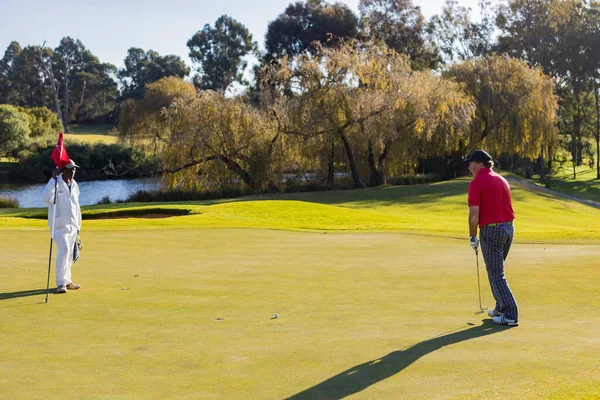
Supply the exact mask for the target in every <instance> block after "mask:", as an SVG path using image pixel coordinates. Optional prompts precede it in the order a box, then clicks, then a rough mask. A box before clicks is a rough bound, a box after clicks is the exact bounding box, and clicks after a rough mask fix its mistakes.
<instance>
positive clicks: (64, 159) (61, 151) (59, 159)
mask: <svg viewBox="0 0 600 400" xmlns="http://www.w3.org/2000/svg"><path fill="white" fill-rule="evenodd" d="M50 158H52V161H54V164H56V168H59V169H60V168H63V167H64V166H65V165H67V164H68V163H69V162H71V160H70V158H69V155H68V154H67V149H65V144H64V136H63V133H62V132H60V133H59V134H58V143H57V144H56V147H55V148H54V151H52V155H51V156H50ZM57 189H58V175H57V176H56V177H55V178H54V205H53V206H52V228H51V229H50V256H49V257H48V280H47V282H46V303H47V302H48V293H49V292H50V267H51V265H52V239H53V238H54V223H55V222H56V198H57V197H58V196H57Z"/></svg>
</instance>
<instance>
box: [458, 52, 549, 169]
mask: <svg viewBox="0 0 600 400" xmlns="http://www.w3.org/2000/svg"><path fill="white" fill-rule="evenodd" d="M446 76H448V77H452V78H453V79H455V80H456V81H457V82H459V83H462V84H463V85H464V87H465V89H466V91H467V92H468V93H469V94H471V95H472V96H473V97H474V98H475V101H476V103H477V111H476V113H475V116H474V118H473V121H472V123H471V126H470V129H469V135H468V144H467V147H468V148H469V149H475V148H481V147H484V148H486V149H488V150H489V151H490V152H493V153H496V154H500V153H507V154H509V155H519V156H521V157H526V158H530V159H536V158H537V157H539V156H541V157H548V156H552V155H553V153H554V148H555V144H556V137H557V129H556V126H555V123H556V111H557V107H558V105H557V97H556V95H555V94H554V82H553V80H552V79H551V78H549V77H548V76H546V75H544V74H543V73H542V71H541V69H539V68H531V67H529V66H528V65H527V64H526V63H525V62H523V61H519V60H516V59H513V58H510V57H508V56H491V57H485V58H479V59H476V60H471V61H465V62H463V63H461V64H456V65H454V66H452V67H450V69H449V70H448V71H447V73H446Z"/></svg>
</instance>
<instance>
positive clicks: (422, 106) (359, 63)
mask: <svg viewBox="0 0 600 400" xmlns="http://www.w3.org/2000/svg"><path fill="white" fill-rule="evenodd" d="M269 81H270V82H277V83H278V84H279V85H280V86H281V87H282V88H285V91H286V92H287V95H286V96H281V97H280V99H279V102H278V103H277V105H276V106H275V108H274V109H275V113H276V115H278V120H279V124H280V125H279V126H280V130H281V132H283V133H285V134H288V135H295V136H297V137H303V138H305V140H306V141H309V140H312V141H313V142H314V138H315V137H319V138H322V139H321V142H322V143H325V144H326V145H327V146H328V147H327V148H326V149H322V150H321V151H320V152H319V153H320V154H323V153H325V154H328V157H329V163H328V177H329V179H332V177H333V172H332V169H333V158H334V156H335V144H336V142H338V143H341V145H343V149H344V152H345V154H346V160H347V165H348V167H349V169H350V172H351V174H352V179H353V181H354V184H355V186H357V187H364V186H365V184H364V183H363V180H362V179H361V173H363V174H365V173H366V174H367V175H368V176H369V180H368V182H369V185H370V186H378V185H381V184H383V183H384V182H385V170H386V167H385V165H386V161H387V160H388V159H389V157H390V155H391V154H392V147H393V146H394V145H395V144H397V143H398V142H399V141H400V140H402V139H404V140H406V142H407V143H409V142H410V144H411V145H415V143H417V142H418V140H417V139H423V138H425V139H428V138H431V137H432V136H433V135H434V134H435V131H436V130H439V131H440V135H443V134H444V133H448V132H451V133H454V132H455V131H454V130H452V129H447V130H443V129H442V128H441V127H442V126H447V127H456V126H459V125H465V123H466V122H468V118H469V116H470V113H471V111H472V105H471V103H470V99H469V97H468V96H467V95H465V94H464V93H462V92H461V91H460V90H459V87H458V85H456V84H455V83H452V82H447V81H445V80H443V79H441V78H440V77H439V76H436V75H433V74H432V73H430V72H414V71H412V69H411V60H410V59H409V58H408V57H407V56H405V55H400V54H398V53H396V52H395V51H394V50H392V49H390V48H388V47H387V46H386V45H385V44H383V43H375V42H371V43H362V42H358V41H348V42H346V43H345V44H344V45H343V46H341V47H339V48H336V49H330V48H322V47H320V46H317V51H313V52H312V54H311V55H308V54H303V55H301V56H299V57H296V58H294V59H293V60H290V59H283V60H280V62H279V63H278V68H277V69H275V70H274V71H272V76H271V78H270V80H269ZM461 121H462V122H461ZM408 138H416V139H414V140H412V139H411V140H408ZM421 143H423V142H421ZM411 150H412V149H411ZM313 151H314V150H313ZM396 154H398V153H397V152H396ZM396 154H394V155H396ZM330 183H331V182H330Z"/></svg>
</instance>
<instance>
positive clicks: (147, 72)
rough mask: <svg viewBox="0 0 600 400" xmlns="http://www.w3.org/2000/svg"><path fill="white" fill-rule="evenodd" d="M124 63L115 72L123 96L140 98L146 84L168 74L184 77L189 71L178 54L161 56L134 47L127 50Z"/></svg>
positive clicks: (151, 51)
mask: <svg viewBox="0 0 600 400" xmlns="http://www.w3.org/2000/svg"><path fill="white" fill-rule="evenodd" d="M124 63H125V68H122V69H120V70H119V72H118V74H117V76H118V78H119V80H120V82H121V85H122V86H123V90H122V96H123V97H124V98H134V99H141V98H142V97H143V94H144V87H145V86H146V85H147V84H149V83H152V82H156V81H158V80H160V79H161V78H164V77H169V76H173V77H176V78H184V77H186V76H188V75H189V73H190V69H189V68H188V67H187V66H186V65H185V63H184V62H183V60H182V59H181V58H180V57H179V56H174V55H167V56H161V55H159V54H158V53H157V52H155V51H153V50H148V51H147V52H145V51H144V50H142V49H139V48H135V47H132V48H130V49H129V50H127V56H126V57H125V60H124Z"/></svg>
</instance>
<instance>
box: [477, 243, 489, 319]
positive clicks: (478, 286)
mask: <svg viewBox="0 0 600 400" xmlns="http://www.w3.org/2000/svg"><path fill="white" fill-rule="evenodd" d="M475 259H476V260H477V288H478V289H479V311H477V312H476V313H475V314H482V313H484V312H485V311H486V310H487V309H488V308H487V306H486V307H485V308H483V306H482V305H481V282H480V280H479V251H478V250H475Z"/></svg>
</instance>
